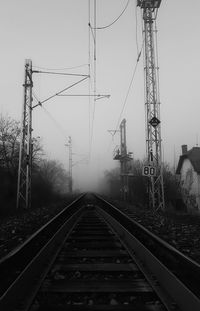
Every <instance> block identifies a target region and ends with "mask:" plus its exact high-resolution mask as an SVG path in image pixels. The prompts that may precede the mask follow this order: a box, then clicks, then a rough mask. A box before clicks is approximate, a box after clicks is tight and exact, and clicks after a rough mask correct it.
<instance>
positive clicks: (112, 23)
mask: <svg viewBox="0 0 200 311" xmlns="http://www.w3.org/2000/svg"><path fill="white" fill-rule="evenodd" d="M129 3H130V0H128V1H127V3H126V5H125V8H124V9H123V11H122V12H121V13H120V15H119V16H118V17H117V18H116V19H114V21H112V22H111V23H110V24H108V25H106V26H102V27H95V25H94V27H93V29H98V30H101V29H106V28H109V27H111V26H112V25H114V24H115V23H116V22H117V21H118V20H119V19H120V17H121V16H122V15H123V14H124V12H125V11H126V9H127V7H128V5H129Z"/></svg>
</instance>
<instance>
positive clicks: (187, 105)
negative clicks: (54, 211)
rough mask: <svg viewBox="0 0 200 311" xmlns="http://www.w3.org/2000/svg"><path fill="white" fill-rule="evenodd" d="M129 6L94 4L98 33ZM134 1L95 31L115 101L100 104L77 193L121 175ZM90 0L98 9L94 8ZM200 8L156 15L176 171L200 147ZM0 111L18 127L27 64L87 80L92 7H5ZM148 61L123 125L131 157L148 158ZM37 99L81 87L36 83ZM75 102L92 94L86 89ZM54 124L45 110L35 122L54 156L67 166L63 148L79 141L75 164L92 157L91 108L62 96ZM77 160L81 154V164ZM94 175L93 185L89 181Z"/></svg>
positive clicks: (59, 81)
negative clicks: (183, 156) (117, 151)
mask: <svg viewBox="0 0 200 311" xmlns="http://www.w3.org/2000/svg"><path fill="white" fill-rule="evenodd" d="M126 2H127V1H126V0H97V26H104V25H107V24H109V23H110V22H112V21H113V20H114V19H115V18H116V17H117V16H118V15H119V14H120V13H121V11H122V10H123V8H124V6H125V4H126ZM135 3H136V0H131V1H130V4H129V6H128V8H127V10H126V12H125V13H124V14H123V15H122V17H121V18H120V19H119V21H118V22H117V23H115V24H114V25H113V26H112V27H110V28H107V29H105V30H98V31H97V77H96V80H97V93H100V94H110V95H111V97H110V99H102V100H98V101H96V109H95V121H94V136H93V144H92V159H91V162H90V165H87V164H79V165H78V164H77V165H75V166H74V167H73V172H74V179H75V187H81V188H82V189H85V188H87V186H88V187H89V186H91V184H92V185H94V186H96V185H97V184H98V181H97V180H98V177H99V176H101V174H102V172H103V171H104V170H105V169H109V168H111V167H113V166H115V165H116V164H117V163H116V162H115V161H113V160H112V152H113V149H114V147H115V145H117V144H119V135H116V136H115V138H114V141H113V142H111V135H110V134H109V133H108V131H107V130H109V129H115V128H116V124H117V121H118V118H119V114H120V111H121V109H122V106H123V104H124V100H125V96H126V93H127V90H128V86H129V83H130V80H131V77H132V74H133V70H134V66H135V63H136V59H137V49H136V13H135V6H136V5H135ZM92 4H93V0H91V5H92ZM199 12H200V2H199V0H193V1H192V3H191V1H187V0H176V1H174V0H168V1H164V0H163V1H162V3H161V7H160V9H159V12H158V18H157V26H158V54H159V67H160V99H161V121H162V139H163V145H164V157H165V161H167V162H170V163H171V164H172V165H173V164H174V150H175V152H176V160H177V159H178V156H179V155H180V152H181V151H180V147H181V145H182V144H187V145H188V147H189V148H191V147H193V146H194V145H196V143H197V138H198V143H200V127H199V115H200V92H199V72H200V57H199V55H200V20H199ZM137 19H138V44H139V47H141V41H142V34H141V12H140V9H139V8H138V9H137ZM0 42H1V49H0V55H1V57H0V112H2V113H3V114H6V113H7V114H8V115H10V116H11V117H13V118H15V119H20V118H21V109H22V101H23V87H22V84H23V79H24V62H25V59H27V58H30V59H32V62H33V66H36V67H43V68H69V67H74V66H79V65H85V66H82V67H80V68H76V69H73V70H66V71H65V72H71V73H81V74H87V73H88V66H87V65H86V64H88V0H42V1H41V0H34V1H33V0H32V1H31V0H0ZM143 80H144V77H143V58H142V57H141V59H140V62H139V64H138V67H137V72H136V75H135V79H134V82H133V85H132V88H131V91H130V93H129V97H128V100H127V104H126V109H125V111H124V113H123V115H122V118H126V119H127V143H128V149H129V151H133V153H134V157H135V158H136V159H137V158H140V159H142V158H143V157H144V156H145V123H144V90H143V84H144V83H143ZM33 81H34V92H35V94H36V95H37V96H38V97H39V99H40V100H43V99H46V98H47V97H48V96H49V95H51V94H54V93H56V92H58V91H59V90H61V89H63V88H64V87H66V86H67V85H70V84H72V83H74V82H75V81H77V78H76V79H75V78H69V77H64V78H63V77H60V76H59V77H58V76H50V75H48V76H47V75H41V74H34V76H33ZM68 94H88V81H86V82H83V83H82V84H80V85H77V86H76V87H74V88H72V89H71V90H69V91H68ZM44 108H45V109H46V110H47V111H49V113H50V114H51V115H52V116H53V118H54V119H55V120H56V121H57V123H58V124H59V126H60V127H61V129H59V126H58V125H56V124H55V123H54V122H53V121H52V120H51V119H50V118H49V116H48V115H47V113H46V112H45V111H44V110H43V109H42V108H40V107H37V108H35V110H34V113H33V128H34V132H33V135H34V136H40V137H41V138H42V143H43V145H44V148H45V151H46V154H47V157H49V158H51V159H58V160H60V161H61V162H62V163H63V164H64V165H65V167H66V168H67V167H68V151H67V148H66V147H65V146H64V145H65V144H66V142H67V137H68V135H71V137H72V141H73V152H74V153H76V155H74V156H73V158H74V162H77V161H79V159H82V157H81V156H78V155H86V154H87V153H88V150H89V103H88V98H85V97H56V98H54V99H52V100H51V101H48V102H46V103H45V104H44ZM77 154H78V155H77ZM92 175H93V177H91V176H92Z"/></svg>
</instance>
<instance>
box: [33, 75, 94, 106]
mask: <svg viewBox="0 0 200 311" xmlns="http://www.w3.org/2000/svg"><path fill="white" fill-rule="evenodd" d="M86 79H88V76H86V77H84V78H83V79H81V80H79V81H77V82H75V83H73V84H72V85H70V86H67V87H65V88H64V89H62V90H61V91H59V92H58V93H55V94H53V95H51V96H49V97H48V98H47V99H45V100H43V101H38V104H37V105H35V106H33V108H35V107H37V106H39V105H40V106H41V105H42V104H43V103H45V102H47V101H49V100H50V99H52V98H54V97H56V96H59V95H60V94H61V93H63V92H64V91H66V90H68V89H70V88H71V87H73V86H75V85H77V84H79V83H81V82H83V81H84V80H86Z"/></svg>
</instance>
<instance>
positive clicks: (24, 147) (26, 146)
mask: <svg viewBox="0 0 200 311" xmlns="http://www.w3.org/2000/svg"><path fill="white" fill-rule="evenodd" d="M23 86H24V102H23V108H22V122H21V140H20V150H19V168H18V184H17V208H18V207H24V208H29V207H30V206H31V171H32V109H33V108H32V88H33V81H32V61H31V60H30V59H28V60H26V62H25V79H24V85H23Z"/></svg>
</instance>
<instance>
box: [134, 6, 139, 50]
mask: <svg viewBox="0 0 200 311" xmlns="http://www.w3.org/2000/svg"><path fill="white" fill-rule="evenodd" d="M135 39H136V48H137V54H139V47H138V18H137V3H136V5H135Z"/></svg>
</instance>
